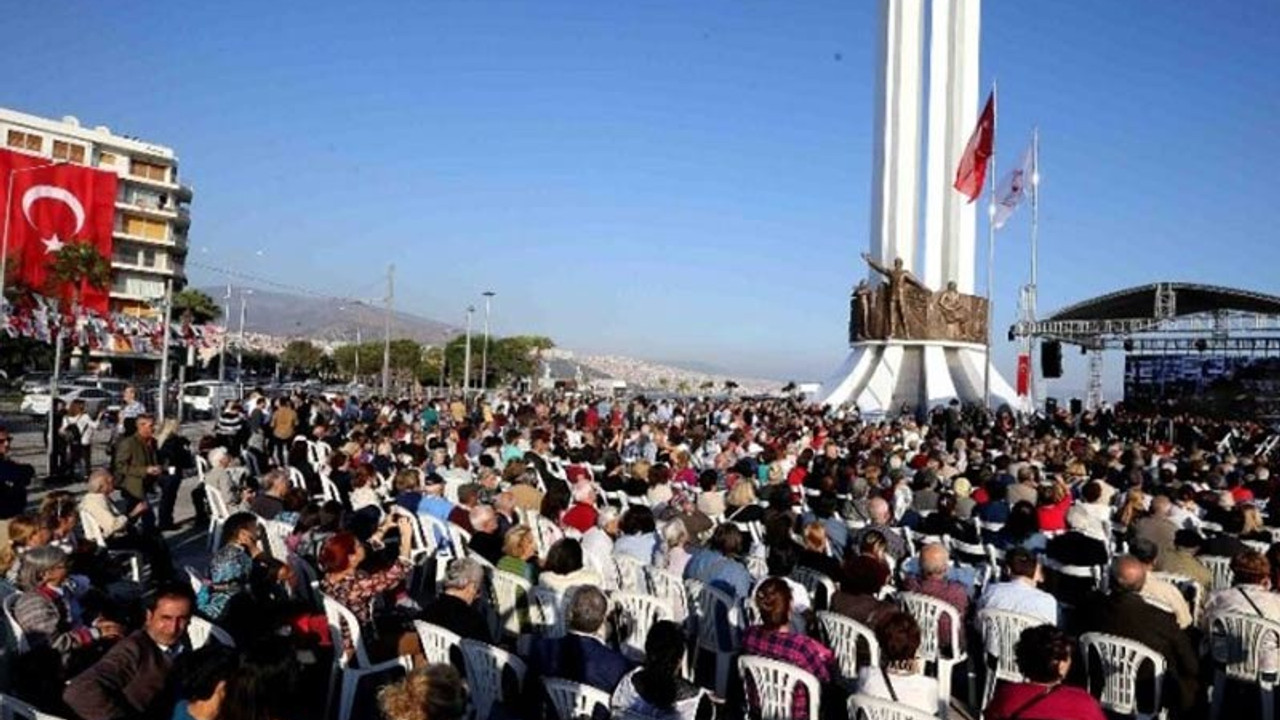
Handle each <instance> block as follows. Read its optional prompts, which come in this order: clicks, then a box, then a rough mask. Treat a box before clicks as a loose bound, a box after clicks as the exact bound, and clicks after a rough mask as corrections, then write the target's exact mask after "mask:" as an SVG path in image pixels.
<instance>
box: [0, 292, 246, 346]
mask: <svg viewBox="0 0 1280 720" xmlns="http://www.w3.org/2000/svg"><path fill="white" fill-rule="evenodd" d="M5 309H6V310H7V312H5V313H4V315H3V317H2V318H0V322H2V323H3V326H2V327H0V331H2V332H3V333H4V335H5V337H8V338H10V339H16V338H27V339H31V340H36V341H39V342H46V343H48V342H53V339H54V333H55V332H56V330H57V329H58V328H59V327H60V328H62V329H63V330H65V331H67V332H68V335H67V338H66V339H67V340H68V342H69V344H70V345H72V346H76V347H87V348H89V349H90V350H91V351H93V350H102V351H106V352H116V353H139V354H155V353H159V352H160V351H161V349H162V348H163V347H164V320H163V319H162V318H156V319H150V318H143V317H135V316H132V315H122V314H119V313H113V314H108V315H100V314H97V313H93V312H84V313H81V314H80V315H79V316H78V317H74V318H73V317H71V316H70V315H64V314H63V313H60V312H58V311H57V309H56V308H55V307H54V306H53V305H51V304H50V303H49V301H48V300H46V299H45V298H44V297H43V296H40V295H34V294H33V295H30V296H29V300H27V301H26V302H21V303H19V304H18V305H16V306H9V307H7V308H5ZM169 332H170V333H171V334H170V336H169V342H170V346H175V345H176V346H178V347H196V348H201V349H209V348H214V347H219V346H220V344H221V342H222V334H223V328H222V327H221V326H219V325H214V324H212V323H208V324H201V325H197V324H193V323H187V322H175V323H170V325H169Z"/></svg>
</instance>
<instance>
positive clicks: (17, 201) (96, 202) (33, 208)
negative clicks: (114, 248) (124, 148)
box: [0, 150, 120, 314]
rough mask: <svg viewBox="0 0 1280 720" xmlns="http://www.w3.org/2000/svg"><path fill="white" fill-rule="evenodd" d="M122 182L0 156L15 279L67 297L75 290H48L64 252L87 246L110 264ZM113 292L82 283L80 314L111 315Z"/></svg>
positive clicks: (34, 159)
mask: <svg viewBox="0 0 1280 720" xmlns="http://www.w3.org/2000/svg"><path fill="white" fill-rule="evenodd" d="M119 180H120V178H119V177H117V176H116V174H115V173H113V172H106V171H104V170H95V169H93V168H90V167H84V166H83V165H73V164H71V163H58V164H53V163H52V161H50V160H49V159H48V158H44V157H39V156H35V155H26V154H23V153H18V152H13V151H12V150H0V197H5V198H8V199H9V203H8V206H7V207H6V208H5V211H4V219H3V223H4V224H3V227H4V233H5V237H6V238H7V240H8V247H7V251H8V255H9V259H8V272H9V274H10V278H11V279H12V280H13V281H16V282H17V283H19V284H22V285H25V286H26V287H28V288H30V289H31V290H33V291H35V292H38V293H44V294H48V293H53V294H56V295H58V296H61V297H67V296H69V295H70V288H66V287H50V286H49V277H48V268H49V264H50V263H51V262H52V260H53V254H54V253H56V252H57V251H58V249H59V248H61V247H62V246H63V245H69V244H71V243H88V244H90V245H92V246H94V247H95V248H96V249H97V251H98V254H99V255H101V256H103V257H104V258H106V260H107V262H108V263H110V262H111V235H112V231H113V230H114V228H115V211H116V186H117V185H118V184H119ZM110 290H111V289H110V287H107V288H106V289H103V290H98V289H96V288H93V287H90V286H89V285H88V283H83V284H82V286H81V288H80V291H81V292H80V305H81V308H82V309H83V310H89V311H93V312H97V313H101V314H106V312H107V306H108V299H109V295H110Z"/></svg>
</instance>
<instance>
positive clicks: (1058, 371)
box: [1040, 340, 1062, 378]
mask: <svg viewBox="0 0 1280 720" xmlns="http://www.w3.org/2000/svg"><path fill="white" fill-rule="evenodd" d="M1040 376H1041V377H1045V378H1060V377H1062V343H1060V342H1058V341H1057V340H1045V341H1044V342H1043V343H1040Z"/></svg>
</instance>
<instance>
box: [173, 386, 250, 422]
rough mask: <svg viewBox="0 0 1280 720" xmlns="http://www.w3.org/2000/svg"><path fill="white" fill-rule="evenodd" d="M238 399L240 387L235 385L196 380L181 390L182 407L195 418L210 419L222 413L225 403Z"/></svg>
mask: <svg viewBox="0 0 1280 720" xmlns="http://www.w3.org/2000/svg"><path fill="white" fill-rule="evenodd" d="M238 397H240V387H239V386H238V385H237V384H236V383H229V382H218V381H217V380H198V381H196V382H190V383H187V384H186V385H184V386H183V388H182V406H183V408H184V409H185V410H186V411H187V412H188V413H191V414H192V415H193V416H195V417H207V418H212V417H214V416H215V415H216V414H217V413H219V412H221V411H222V406H223V404H224V403H226V401H228V400H234V399H236V398H238Z"/></svg>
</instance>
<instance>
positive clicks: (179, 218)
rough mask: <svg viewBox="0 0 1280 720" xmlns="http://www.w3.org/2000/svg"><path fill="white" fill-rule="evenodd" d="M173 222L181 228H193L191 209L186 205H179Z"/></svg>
mask: <svg viewBox="0 0 1280 720" xmlns="http://www.w3.org/2000/svg"><path fill="white" fill-rule="evenodd" d="M173 222H174V224H175V225H179V226H181V227H191V208H189V207H187V206H186V205H179V206H178V209H177V212H176V213H175V214H174V219H173Z"/></svg>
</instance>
